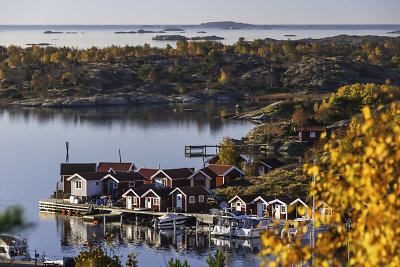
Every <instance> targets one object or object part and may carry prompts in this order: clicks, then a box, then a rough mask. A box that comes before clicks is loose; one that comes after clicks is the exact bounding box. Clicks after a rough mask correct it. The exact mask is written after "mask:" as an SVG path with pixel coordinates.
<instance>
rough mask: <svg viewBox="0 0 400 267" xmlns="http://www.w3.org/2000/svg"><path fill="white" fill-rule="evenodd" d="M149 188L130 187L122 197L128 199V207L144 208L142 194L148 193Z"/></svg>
mask: <svg viewBox="0 0 400 267" xmlns="http://www.w3.org/2000/svg"><path fill="white" fill-rule="evenodd" d="M147 190H149V188H129V190H128V191H126V192H125V193H124V194H123V195H122V197H124V198H125V199H126V208H127V209H135V208H136V209H139V208H144V199H142V195H143V194H144V193H146V191H147Z"/></svg>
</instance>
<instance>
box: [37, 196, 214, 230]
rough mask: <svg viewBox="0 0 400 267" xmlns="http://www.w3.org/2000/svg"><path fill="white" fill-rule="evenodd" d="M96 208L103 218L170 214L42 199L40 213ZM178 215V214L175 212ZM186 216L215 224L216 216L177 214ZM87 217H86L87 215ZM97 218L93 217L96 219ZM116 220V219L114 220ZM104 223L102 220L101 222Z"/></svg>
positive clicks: (85, 210) (76, 211)
mask: <svg viewBox="0 0 400 267" xmlns="http://www.w3.org/2000/svg"><path fill="white" fill-rule="evenodd" d="M91 207H92V208H94V209H97V210H98V211H100V212H101V213H102V214H101V215H99V216H101V217H103V216H104V215H103V214H108V215H106V216H108V217H110V218H111V217H116V216H117V217H118V218H120V216H121V215H136V216H146V217H149V218H150V217H155V216H163V215H166V214H168V212H158V211H152V210H133V209H125V208H119V207H109V206H102V205H95V204H73V203H69V201H68V202H67V201H66V200H61V199H53V198H52V199H41V200H40V201H39V211H42V212H60V213H61V212H62V210H64V211H65V212H66V214H68V211H71V215H75V214H77V213H78V214H82V213H85V212H87V211H88V210H89V208H91ZM175 213H176V212H175ZM176 214H181V215H185V216H188V217H195V218H196V220H197V221H198V222H199V223H203V224H213V220H214V217H215V216H214V215H211V214H202V213H176ZM85 216H86V215H85ZM92 216H94V215H88V217H87V218H86V220H91V219H92ZM94 218H95V217H93V219H94ZM114 219H115V218H114ZM99 221H102V220H99Z"/></svg>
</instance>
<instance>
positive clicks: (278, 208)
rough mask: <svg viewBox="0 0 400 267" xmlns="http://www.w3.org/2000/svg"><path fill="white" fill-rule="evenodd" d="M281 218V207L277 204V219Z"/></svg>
mask: <svg viewBox="0 0 400 267" xmlns="http://www.w3.org/2000/svg"><path fill="white" fill-rule="evenodd" d="M280 218H281V205H279V204H275V219H280Z"/></svg>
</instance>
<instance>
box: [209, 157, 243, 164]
mask: <svg viewBox="0 0 400 267" xmlns="http://www.w3.org/2000/svg"><path fill="white" fill-rule="evenodd" d="M218 160H219V156H218V155H214V156H212V157H210V158H209V159H208V160H207V161H206V163H211V162H217V161H218ZM237 160H238V161H239V162H243V161H246V159H245V158H244V157H243V156H241V155H239V156H238V157H237Z"/></svg>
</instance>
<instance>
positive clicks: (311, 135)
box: [295, 126, 331, 142]
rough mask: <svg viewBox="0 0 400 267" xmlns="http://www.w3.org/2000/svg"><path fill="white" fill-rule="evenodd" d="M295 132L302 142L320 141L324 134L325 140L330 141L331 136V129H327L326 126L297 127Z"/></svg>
mask: <svg viewBox="0 0 400 267" xmlns="http://www.w3.org/2000/svg"><path fill="white" fill-rule="evenodd" d="M295 131H296V132H297V133H298V134H299V141H300V142H315V141H318V140H319V139H321V134H323V133H325V138H326V139H328V138H329V136H330V134H331V129H329V128H326V126H305V127H295Z"/></svg>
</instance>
